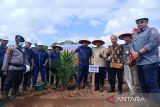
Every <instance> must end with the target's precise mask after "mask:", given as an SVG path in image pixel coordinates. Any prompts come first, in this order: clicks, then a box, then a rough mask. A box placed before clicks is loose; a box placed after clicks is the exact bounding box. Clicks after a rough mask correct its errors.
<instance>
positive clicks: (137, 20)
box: [135, 18, 149, 23]
mask: <svg viewBox="0 0 160 107" xmlns="http://www.w3.org/2000/svg"><path fill="white" fill-rule="evenodd" d="M141 20H146V21H147V22H148V20H149V19H148V18H139V19H136V20H135V21H136V23H137V22H139V21H141Z"/></svg>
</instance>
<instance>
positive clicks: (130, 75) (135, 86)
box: [118, 33, 140, 95]
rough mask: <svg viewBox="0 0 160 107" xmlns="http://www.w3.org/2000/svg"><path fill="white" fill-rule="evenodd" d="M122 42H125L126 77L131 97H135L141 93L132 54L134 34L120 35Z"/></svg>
mask: <svg viewBox="0 0 160 107" xmlns="http://www.w3.org/2000/svg"><path fill="white" fill-rule="evenodd" d="M118 38H119V39H120V40H124V41H125V44H123V63H124V76H125V79H126V82H127V85H128V87H129V90H130V94H131V95H135V94H136V92H138V91H139V88H140V87H139V81H138V76H137V70H136V67H135V66H136V61H135V60H134V59H133V57H132V54H131V48H132V34H131V33H124V34H121V35H119V37H118Z"/></svg>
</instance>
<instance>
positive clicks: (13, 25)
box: [0, 0, 160, 46]
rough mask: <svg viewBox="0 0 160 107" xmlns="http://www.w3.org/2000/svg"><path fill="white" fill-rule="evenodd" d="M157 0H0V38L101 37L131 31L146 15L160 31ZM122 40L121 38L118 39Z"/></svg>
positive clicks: (107, 39) (59, 39) (46, 40)
mask: <svg viewBox="0 0 160 107" xmlns="http://www.w3.org/2000/svg"><path fill="white" fill-rule="evenodd" d="M159 13H160V5H159V2H158V0H0V37H4V36H5V37H7V38H9V44H14V37H15V35H17V34H19V35H22V36H24V37H25V39H26V40H28V41H31V42H32V43H36V42H43V43H44V44H45V45H48V46H49V45H51V44H52V43H54V42H62V41H65V40H72V41H74V42H78V41H79V40H80V39H88V40H90V41H92V40H95V39H102V40H104V41H105V42H106V44H105V45H106V46H107V45H110V44H111V42H110V35H111V34H115V35H120V34H121V33H125V32H131V31H132V29H133V28H135V27H136V24H135V19H137V18H141V17H148V18H149V26H150V27H156V28H157V29H158V30H160V14H159ZM119 43H123V41H119Z"/></svg>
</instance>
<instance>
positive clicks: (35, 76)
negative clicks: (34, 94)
mask: <svg viewBox="0 0 160 107" xmlns="http://www.w3.org/2000/svg"><path fill="white" fill-rule="evenodd" d="M39 72H40V73H41V79H42V82H46V68H45V67H35V69H34V71H33V85H35V84H36V83H37V79H38V74H39Z"/></svg>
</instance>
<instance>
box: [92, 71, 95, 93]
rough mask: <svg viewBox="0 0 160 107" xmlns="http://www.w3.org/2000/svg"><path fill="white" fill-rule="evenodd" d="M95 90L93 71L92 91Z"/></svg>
mask: <svg viewBox="0 0 160 107" xmlns="http://www.w3.org/2000/svg"><path fill="white" fill-rule="evenodd" d="M94 90H95V72H92V92H94Z"/></svg>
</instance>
